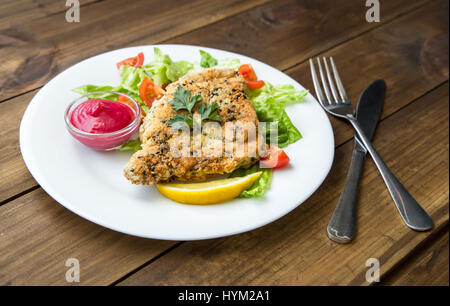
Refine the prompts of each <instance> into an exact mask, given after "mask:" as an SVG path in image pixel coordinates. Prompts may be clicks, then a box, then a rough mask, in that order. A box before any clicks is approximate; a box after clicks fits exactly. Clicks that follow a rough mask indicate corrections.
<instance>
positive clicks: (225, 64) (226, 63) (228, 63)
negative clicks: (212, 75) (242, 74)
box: [217, 58, 241, 70]
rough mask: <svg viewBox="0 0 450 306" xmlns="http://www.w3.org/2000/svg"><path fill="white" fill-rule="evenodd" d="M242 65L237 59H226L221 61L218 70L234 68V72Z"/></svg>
mask: <svg viewBox="0 0 450 306" xmlns="http://www.w3.org/2000/svg"><path fill="white" fill-rule="evenodd" d="M240 65H241V61H240V60H239V59H237V58H224V59H220V60H219V63H218V64H217V68H233V69H234V70H238V68H239V66H240Z"/></svg>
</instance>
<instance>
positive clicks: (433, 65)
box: [0, 5, 448, 202]
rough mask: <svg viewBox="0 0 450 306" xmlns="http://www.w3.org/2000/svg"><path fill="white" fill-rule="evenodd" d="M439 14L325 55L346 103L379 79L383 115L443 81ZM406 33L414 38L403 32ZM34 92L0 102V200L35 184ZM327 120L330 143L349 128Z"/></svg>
mask: <svg viewBox="0 0 450 306" xmlns="http://www.w3.org/2000/svg"><path fill="white" fill-rule="evenodd" d="M445 14H448V13H447V12H446V11H443V10H441V9H440V6H438V5H429V6H427V7H426V8H424V9H421V10H420V11H418V12H416V13H412V14H408V15H406V16H404V17H402V18H400V19H399V20H397V21H395V22H393V23H391V24H388V25H386V26H385V27H381V28H379V29H377V30H375V31H373V32H371V33H368V34H366V35H363V36H361V37H360V38H358V39H355V40H353V41H350V42H347V43H344V44H343V45H341V46H339V47H337V48H335V49H332V50H330V51H329V52H327V53H325V54H326V55H333V56H334V57H335V59H336V61H337V64H338V66H339V68H341V69H340V70H341V77H342V79H343V80H344V82H345V85H346V89H347V92H348V94H349V96H350V97H351V98H352V101H353V102H356V101H357V98H358V95H359V93H360V92H361V90H362V89H363V88H364V87H365V86H366V85H367V84H369V83H370V82H371V81H372V80H373V79H375V78H384V79H385V80H386V81H387V83H388V88H389V90H388V96H387V100H386V105H385V107H384V112H383V115H382V118H384V117H385V116H388V115H389V114H391V113H392V112H394V111H396V110H398V109H400V108H401V107H403V106H404V105H406V104H407V103H409V102H410V101H411V100H413V99H416V98H418V97H420V96H421V95H422V94H423V93H425V92H427V91H429V90H431V89H432V88H434V87H435V86H437V85H438V84H440V83H442V82H444V81H445V80H447V79H448V44H447V46H445V45H442V41H443V42H445V39H442V37H444V36H448V25H447V24H446V22H445V18H444V17H443V16H442V15H445ZM418 16H420V18H418ZM411 31H413V32H414V33H415V35H414V36H412V35H409V33H410V32H411ZM200 34H202V33H200ZM394 35H395V36H394ZM306 36H308V34H307V33H305V37H306ZM447 42H448V40H447ZM285 49H286V48H285ZM405 50H410V51H409V52H407V53H405ZM414 50H416V51H414ZM374 58H376V64H374ZM353 59H355V61H354V62H352V60H353ZM287 73H288V74H289V75H290V76H292V77H293V78H294V79H296V80H297V81H299V82H300V83H301V84H303V85H304V86H306V88H310V89H312V88H313V86H312V84H311V78H310V74H309V67H308V65H307V63H304V64H301V65H299V66H297V67H294V68H292V69H289V70H288V71H287ZM35 93H36V91H33V92H31V93H29V94H26V95H23V96H19V97H17V98H14V99H12V100H10V101H7V102H4V103H0V119H1V120H0V127H2V129H1V130H0V135H1V136H2V137H0V152H1V153H2V154H1V155H0V167H1V168H2V169H4V170H3V171H0V180H1V181H2V182H4V183H3V184H2V185H1V186H0V202H1V201H4V200H5V199H8V198H9V197H11V196H14V195H15V194H17V193H20V192H22V191H24V190H26V189H28V188H31V187H33V186H35V184H36V183H35V181H34V180H33V179H32V177H31V176H30V175H29V173H28V170H26V169H25V168H24V164H23V161H22V158H21V156H20V151H19V148H18V128H19V123H20V118H21V115H19V114H22V113H23V110H24V108H25V107H26V104H28V101H29V100H30V99H31V97H32V96H33V95H34V94H35ZM16 104H17V105H16ZM331 120H332V124H333V128H334V130H335V135H336V136H335V137H336V143H337V144H340V143H343V142H344V141H346V140H348V139H349V138H350V137H351V135H352V134H351V133H352V131H351V129H349V128H348V126H347V125H346V124H345V123H343V122H341V121H338V120H336V119H334V118H331Z"/></svg>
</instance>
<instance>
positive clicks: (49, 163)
mask: <svg viewBox="0 0 450 306" xmlns="http://www.w3.org/2000/svg"><path fill="white" fill-rule="evenodd" d="M153 47H155V46H139V47H132V48H126V49H120V50H115V51H111V52H107V53H104V54H100V55H97V56H94V57H92V58H89V59H87V60H84V61H82V62H80V63H78V64H76V65H74V66H72V67H70V68H69V69H67V70H65V71H64V72H62V73H60V74H59V75H57V76H56V77H55V78H53V79H52V80H51V81H50V82H48V83H47V84H46V85H45V86H44V87H43V88H42V89H41V90H40V91H39V92H38V93H37V94H36V95H35V96H34V98H33V99H32V101H31V103H30V104H29V105H28V108H27V110H26V112H25V114H24V116H23V118H22V122H21V125H20V148H21V151H22V155H23V158H24V160H25V163H26V165H27V167H28V169H29V170H30V172H31V174H32V175H33V177H34V178H35V179H36V181H37V182H38V183H39V184H40V186H41V187H42V188H43V189H44V190H45V191H46V192H47V193H48V194H49V195H50V196H51V197H53V198H54V199H55V200H56V201H58V202H59V203H61V204H62V205H63V206H65V207H66V208H68V209H70V210H71V211H73V212H74V213H76V214H78V215H80V216H81V217H83V218H86V219H88V220H90V221H92V222H95V223H97V224H100V225H102V226H105V227H107V228H110V229H113V230H116V231H119V232H123V233H127V234H130V235H135V236H140V237H146V238H155V239H165V240H198V239H208V238H216V237H222V236H227V235H233V234H237V233H242V232H245V231H249V230H252V229H255V228H258V227H260V226H263V225H265V224H268V223H270V222H272V221H274V220H276V219H278V218H280V217H282V216H283V215H285V214H287V213H288V212H290V211H291V210H293V209H294V208H296V207H297V206H298V205H300V204H301V203H302V202H304V201H305V200H306V199H307V198H308V197H309V196H310V195H311V194H312V193H313V192H314V191H315V190H316V189H317V188H318V187H319V186H320V184H321V183H322V182H323V180H324V179H325V177H326V176H327V174H328V172H329V170H330V168H331V164H332V161H333V156H334V137H333V131H332V128H331V124H330V122H329V120H328V118H327V116H326V114H325V112H324V111H323V110H322V109H321V107H320V106H319V104H318V103H317V101H316V100H315V99H314V98H313V97H312V96H311V95H308V96H307V97H306V98H305V101H304V102H301V103H298V104H296V105H293V106H289V107H287V109H286V111H287V113H288V114H289V117H290V118H291V120H292V122H293V123H294V125H295V126H296V127H297V128H298V129H299V131H300V132H301V133H302V135H303V138H302V139H301V140H299V141H298V142H296V143H294V144H291V145H290V146H288V147H287V148H286V149H285V151H286V152H287V154H288V155H289V157H290V158H291V162H290V166H288V167H285V168H282V169H278V170H275V171H274V174H273V181H272V185H271V187H270V190H269V191H268V192H267V194H266V195H265V197H263V198H258V199H235V200H233V201H230V202H227V203H223V204H216V205H207V206H196V205H183V204H178V203H175V202H172V201H171V200H169V199H167V198H165V197H163V196H162V195H161V194H159V193H158V191H157V190H156V188H155V187H154V186H153V187H149V186H136V185H133V184H131V183H130V182H129V181H128V180H126V179H125V177H124V176H123V175H122V172H123V168H124V166H125V164H126V163H127V160H128V159H129V157H130V155H131V153H130V152H119V151H114V152H97V151H94V150H91V149H89V148H87V147H85V146H83V145H82V144H80V143H79V142H77V141H76V140H75V139H73V138H72V136H70V134H69V133H68V132H67V130H66V127H65V125H64V111H65V109H66V106H67V105H68V104H69V103H70V102H71V101H73V100H74V99H76V98H77V97H79V95H78V94H76V93H74V92H72V89H73V88H76V87H78V86H81V85H84V84H94V85H118V84H119V82H120V79H119V75H118V73H117V68H116V65H115V64H116V63H117V62H119V61H120V60H123V59H124V58H128V57H131V56H134V55H136V54H137V53H138V52H143V53H144V55H145V58H146V61H145V62H146V63H147V62H148V61H149V60H150V59H151V58H152V57H153ZM156 47H158V48H160V49H161V50H162V51H163V52H164V53H166V54H168V55H169V56H170V57H171V58H172V60H175V61H178V60H187V61H191V62H193V61H199V60H200V54H199V50H200V49H201V50H205V51H207V52H209V53H210V54H212V55H213V56H214V57H216V58H218V59H220V58H238V59H240V61H241V63H248V64H251V65H252V66H253V67H254V69H255V71H256V73H257V75H258V76H259V77H260V78H261V79H263V80H265V81H268V82H270V83H272V84H292V85H294V86H295V87H296V88H297V89H303V87H302V86H301V85H300V84H299V83H297V82H296V81H295V80H293V79H292V78H290V77H289V76H287V75H286V74H284V73H282V72H280V71H278V70H277V69H275V68H273V67H270V66H268V65H266V64H264V63H262V62H260V61H257V60H255V59H252V58H249V57H246V56H243V55H239V54H235V53H231V52H226V51H222V50H216V49H210V48H204V47H197V46H186V45H157V46H156Z"/></svg>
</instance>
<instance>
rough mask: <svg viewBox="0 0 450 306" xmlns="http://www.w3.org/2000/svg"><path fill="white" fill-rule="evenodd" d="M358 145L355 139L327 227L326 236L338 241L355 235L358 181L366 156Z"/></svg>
mask: <svg viewBox="0 0 450 306" xmlns="http://www.w3.org/2000/svg"><path fill="white" fill-rule="evenodd" d="M360 147H361V146H360V145H359V144H358V143H357V141H356V139H355V148H354V149H353V154H352V160H351V162H350V169H349V171H348V174H347V179H346V182H345V186H344V190H343V191H342V194H341V196H340V198H339V201H338V203H337V205H336V209H335V210H334V213H333V216H332V217H331V220H330V222H329V223H328V227H327V232H328V237H329V238H330V239H331V240H333V241H335V242H338V243H349V242H350V241H352V240H353V238H354V237H355V232H356V230H355V229H356V210H357V209H356V207H357V204H358V189H359V181H360V179H361V174H362V171H363V165H364V159H365V156H366V153H365V152H364V151H363V150H364V149H360Z"/></svg>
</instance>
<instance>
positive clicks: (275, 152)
mask: <svg viewBox="0 0 450 306" xmlns="http://www.w3.org/2000/svg"><path fill="white" fill-rule="evenodd" d="M289 160H290V159H289V156H287V154H286V153H285V152H284V151H283V150H281V149H280V148H278V147H277V146H274V145H271V146H270V148H269V152H268V154H267V155H266V156H264V157H263V158H261V161H260V162H261V163H262V165H263V166H264V167H266V168H280V167H283V166H286V165H287V164H288V163H289Z"/></svg>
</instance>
